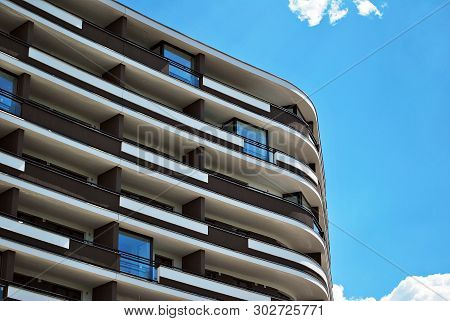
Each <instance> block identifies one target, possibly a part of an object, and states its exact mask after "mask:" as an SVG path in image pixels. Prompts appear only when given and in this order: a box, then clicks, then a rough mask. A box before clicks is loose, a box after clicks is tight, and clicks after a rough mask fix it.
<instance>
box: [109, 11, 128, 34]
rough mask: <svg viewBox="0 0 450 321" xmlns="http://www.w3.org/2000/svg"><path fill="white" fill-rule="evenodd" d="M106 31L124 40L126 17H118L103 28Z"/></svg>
mask: <svg viewBox="0 0 450 321" xmlns="http://www.w3.org/2000/svg"><path fill="white" fill-rule="evenodd" d="M105 29H106V30H108V31H110V32H112V33H113V34H115V35H117V36H119V37H122V38H125V37H126V36H127V17H124V16H122V17H120V18H119V19H117V20H114V21H113V22H111V23H110V24H109V25H107V26H106V27H105Z"/></svg>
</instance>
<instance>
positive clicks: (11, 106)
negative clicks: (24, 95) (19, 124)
mask: <svg viewBox="0 0 450 321" xmlns="http://www.w3.org/2000/svg"><path fill="white" fill-rule="evenodd" d="M0 110H3V111H6V112H8V113H10V114H13V115H16V116H20V114H21V104H20V102H18V100H17V99H16V98H15V95H14V94H11V93H10V92H8V91H6V90H4V89H1V88H0Z"/></svg>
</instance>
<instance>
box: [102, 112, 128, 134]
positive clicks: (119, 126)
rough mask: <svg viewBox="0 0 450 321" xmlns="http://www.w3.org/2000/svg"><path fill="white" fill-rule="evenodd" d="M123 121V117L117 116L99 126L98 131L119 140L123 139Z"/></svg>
mask: <svg viewBox="0 0 450 321" xmlns="http://www.w3.org/2000/svg"><path fill="white" fill-rule="evenodd" d="M123 121H124V116H123V115H122V114H117V115H115V116H113V117H111V118H109V119H107V120H105V121H104V122H102V123H101V124H100V129H101V130H103V131H105V132H107V133H108V134H110V135H113V136H116V137H117V138H119V139H122V138H123Z"/></svg>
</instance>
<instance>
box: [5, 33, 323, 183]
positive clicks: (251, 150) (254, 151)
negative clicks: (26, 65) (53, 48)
mask: <svg viewBox="0 0 450 321" xmlns="http://www.w3.org/2000/svg"><path fill="white" fill-rule="evenodd" d="M0 33H1V34H3V32H1V31H0ZM5 35H6V36H8V37H11V36H10V35H8V34H5ZM14 39H15V38H14ZM43 52H45V51H43ZM149 52H151V51H149ZM45 53H46V54H48V55H51V54H50V53H48V52H45ZM151 53H152V54H153V55H157V54H156V53H153V52H151ZM51 56H52V55H51ZM162 58H164V59H167V58H165V57H162ZM174 63H176V62H174ZM72 66H73V67H75V68H77V69H80V68H79V67H77V66H74V65H72ZM180 66H181V67H184V66H182V65H180ZM184 68H186V67H184ZM80 70H83V69H80ZM83 71H84V72H87V73H90V72H88V71H86V70H83ZM90 74H92V73H90ZM92 75H94V76H96V77H98V75H95V74H92ZM127 90H128V89H127ZM131 92H133V91H131ZM133 93H134V94H136V95H139V96H141V97H143V98H145V99H149V100H152V101H154V102H155V103H158V104H161V105H163V106H165V107H167V108H170V109H172V110H174V111H175V112H177V113H180V112H179V111H178V110H177V109H175V108H173V107H171V106H167V105H164V104H162V103H160V102H157V101H155V100H153V99H151V98H148V97H146V96H144V95H141V94H139V93H136V92H133ZM0 97H4V99H5V101H11V102H13V103H12V105H13V106H12V107H9V108H8V110H6V111H8V112H10V113H12V114H15V115H20V103H21V102H22V101H25V100H24V99H23V98H21V97H18V96H17V95H14V94H12V93H9V92H7V91H5V90H2V89H0ZM33 103H34V105H40V106H39V107H40V108H42V107H44V106H42V105H41V104H38V103H36V102H33ZM7 105H8V103H6V105H5V106H4V108H2V107H1V105H0V109H6V106H7ZM47 110H51V112H52V113H54V114H58V115H64V118H66V119H67V120H72V121H74V122H77V123H78V124H80V125H82V126H85V127H89V128H92V129H93V130H96V131H99V130H98V129H97V128H95V127H93V126H92V125H90V124H88V123H86V122H83V121H81V120H78V119H76V118H74V117H71V116H68V115H65V114H63V113H61V112H58V111H56V110H53V109H50V108H47ZM183 115H184V116H186V117H189V118H193V119H195V120H198V119H196V118H194V117H191V116H189V115H186V114H183ZM203 122H204V123H205V124H208V125H209V126H211V127H215V128H217V129H219V130H223V127H219V126H217V125H215V124H212V123H208V122H206V121H203ZM102 133H103V132H102ZM234 135H236V136H238V137H241V138H242V139H244V141H245V146H244V149H243V152H244V153H245V154H247V155H250V156H253V157H256V158H258V159H261V160H264V161H267V162H269V163H272V164H276V162H274V153H275V152H279V153H283V154H285V153H284V152H281V151H279V150H276V149H274V148H272V147H269V146H267V145H264V144H261V143H258V142H256V141H252V140H250V139H248V138H246V137H243V136H240V135H237V134H234ZM109 136H110V135H109ZM288 156H289V155H288ZM289 157H290V156H289ZM297 161H299V162H300V163H303V165H305V166H308V164H306V163H304V162H303V161H300V160H297ZM302 176H303V177H305V178H307V179H308V176H307V175H302ZM309 180H310V179H309ZM310 181H311V182H312V183H313V184H315V182H314V181H312V180H310ZM315 185H316V184H315Z"/></svg>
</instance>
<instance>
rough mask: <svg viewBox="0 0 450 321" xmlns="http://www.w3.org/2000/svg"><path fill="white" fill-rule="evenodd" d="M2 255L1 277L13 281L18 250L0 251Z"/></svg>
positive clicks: (0, 264)
mask: <svg viewBox="0 0 450 321" xmlns="http://www.w3.org/2000/svg"><path fill="white" fill-rule="evenodd" d="M0 255H1V263H0V278H2V279H3V280H6V281H13V279H14V265H15V261H16V252H14V251H10V250H6V251H4V252H2V253H0Z"/></svg>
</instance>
